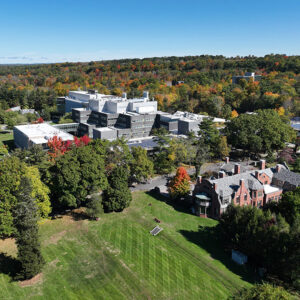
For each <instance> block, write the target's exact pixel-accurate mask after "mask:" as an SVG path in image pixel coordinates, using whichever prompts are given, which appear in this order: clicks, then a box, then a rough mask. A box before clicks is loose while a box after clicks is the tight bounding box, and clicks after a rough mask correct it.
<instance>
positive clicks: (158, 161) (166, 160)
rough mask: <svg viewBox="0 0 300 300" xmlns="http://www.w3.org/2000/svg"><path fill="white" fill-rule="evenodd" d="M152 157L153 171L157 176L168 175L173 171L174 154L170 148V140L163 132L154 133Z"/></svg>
mask: <svg viewBox="0 0 300 300" xmlns="http://www.w3.org/2000/svg"><path fill="white" fill-rule="evenodd" d="M156 133H157V136H156V138H155V141H156V143H157V146H156V147H155V149H154V150H155V155H154V169H155V171H156V172H157V173H159V174H169V173H171V172H173V171H174V170H175V160H176V154H175V152H174V149H172V147H170V143H171V138H170V137H169V136H167V135H166V132H165V130H159V131H157V132H156Z"/></svg>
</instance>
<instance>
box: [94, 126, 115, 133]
mask: <svg viewBox="0 0 300 300" xmlns="http://www.w3.org/2000/svg"><path fill="white" fill-rule="evenodd" d="M94 130H97V131H100V132H105V131H115V130H116V129H115V128H111V127H99V128H94Z"/></svg>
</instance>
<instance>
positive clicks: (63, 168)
mask: <svg viewBox="0 0 300 300" xmlns="http://www.w3.org/2000/svg"><path fill="white" fill-rule="evenodd" d="M50 171H51V174H52V180H51V185H50V189H51V193H52V199H55V201H53V206H54V207H60V208H61V207H63V208H66V207H77V206H78V205H80V204H81V203H82V202H85V201H86V196H87V195H89V194H90V193H91V192H92V191H94V190H98V191H99V190H103V189H105V188H106V187H107V178H106V176H105V172H104V171H105V165H104V160H103V158H102V155H100V154H98V153H97V152H96V151H95V149H94V148H93V146H92V145H88V146H84V147H79V148H76V147H73V148H72V149H71V150H70V151H68V152H67V153H65V154H64V155H62V156H60V158H59V159H57V161H56V163H55V165H53V167H52V168H51V170H50Z"/></svg>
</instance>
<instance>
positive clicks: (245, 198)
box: [244, 193, 247, 201]
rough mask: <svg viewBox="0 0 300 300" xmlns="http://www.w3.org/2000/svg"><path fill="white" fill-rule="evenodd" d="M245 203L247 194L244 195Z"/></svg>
mask: <svg viewBox="0 0 300 300" xmlns="http://www.w3.org/2000/svg"><path fill="white" fill-rule="evenodd" d="M244 201H247V194H246V193H245V194H244Z"/></svg>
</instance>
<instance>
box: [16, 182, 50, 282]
mask: <svg viewBox="0 0 300 300" xmlns="http://www.w3.org/2000/svg"><path fill="white" fill-rule="evenodd" d="M17 200H18V204H17V205H16V207H15V210H14V225H15V228H16V244H17V248H18V260H19V261H20V264H21V270H20V271H19V274H18V277H19V278H21V279H30V278H32V277H34V276H35V275H37V274H38V273H40V272H41V270H42V268H43V265H44V259H43V257H42V254H41V245H40V242H39V236H38V224H37V221H38V215H37V206H36V203H35V201H34V199H33V198H32V187H31V182H30V180H29V179H28V178H26V177H22V179H21V183H20V187H19V192H18V195H17Z"/></svg>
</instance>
